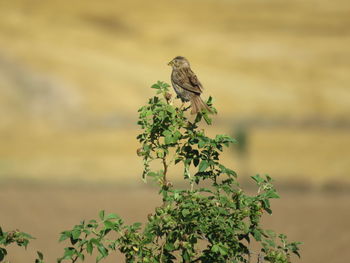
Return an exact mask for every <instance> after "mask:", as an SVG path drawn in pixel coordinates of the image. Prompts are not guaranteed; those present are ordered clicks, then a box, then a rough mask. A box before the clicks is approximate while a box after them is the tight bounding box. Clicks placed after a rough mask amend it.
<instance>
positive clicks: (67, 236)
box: [59, 231, 71, 242]
mask: <svg viewBox="0 0 350 263" xmlns="http://www.w3.org/2000/svg"><path fill="white" fill-rule="evenodd" d="M70 236H71V232H70V231H64V232H62V233H61V236H60V239H59V242H62V241H64V240H66V239H68V238H70Z"/></svg>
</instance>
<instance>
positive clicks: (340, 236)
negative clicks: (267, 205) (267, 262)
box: [0, 184, 350, 263]
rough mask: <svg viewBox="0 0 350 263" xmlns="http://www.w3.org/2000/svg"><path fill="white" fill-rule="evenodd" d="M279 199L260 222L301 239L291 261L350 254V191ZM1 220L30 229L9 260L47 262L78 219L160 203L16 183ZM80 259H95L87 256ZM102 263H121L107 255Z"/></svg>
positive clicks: (136, 194)
mask: <svg viewBox="0 0 350 263" xmlns="http://www.w3.org/2000/svg"><path fill="white" fill-rule="evenodd" d="M280 193H281V196H282V199H278V200H274V201H273V202H272V208H273V215H272V216H265V218H264V220H263V221H264V223H263V224H264V226H265V227H266V228H268V229H274V230H275V231H277V232H279V233H285V234H287V235H288V237H289V239H290V240H298V241H303V242H304V244H303V245H302V247H301V249H302V250H301V254H302V258H301V260H297V259H294V260H293V262H318V263H328V262H332V263H344V262H347V259H348V258H349V256H350V252H349V250H348V249H347V247H348V246H349V242H350V236H349V221H350V210H349V209H348V208H349V202H350V195H349V194H345V193H343V194H342V193H332V192H313V191H308V192H290V191H287V192H286V191H283V190H281V191H280ZM0 200H6V202H0V210H1V211H6V212H5V213H3V212H2V213H1V215H0V222H1V224H2V225H3V227H5V226H6V229H15V228H20V230H25V231H27V232H30V233H32V234H33V235H34V236H35V237H37V239H36V240H33V241H32V242H31V244H30V246H29V247H28V250H27V251H24V249H23V248H20V249H19V248H16V249H10V250H9V252H10V255H11V256H10V257H9V259H10V260H11V262H13V263H20V262H33V261H34V258H35V253H36V251H37V250H40V251H42V252H43V253H44V254H45V255H46V262H55V260H56V258H57V257H59V256H61V255H62V253H63V247H64V244H59V243H58V242H57V240H58V238H59V232H60V231H63V230H68V229H70V228H71V227H73V226H74V225H75V224H77V223H79V222H80V221H81V220H83V219H86V220H88V219H92V218H97V213H98V211H99V210H100V209H105V210H106V211H107V212H110V213H111V212H115V213H118V214H119V215H121V216H122V217H123V218H125V219H126V223H129V224H130V223H133V222H135V221H137V222H144V221H145V220H146V218H147V214H149V213H151V212H153V210H154V207H155V206H158V205H159V204H160V201H161V200H160V198H159V196H158V197H157V195H156V190H152V189H149V188H144V187H131V188H130V187H129V188H128V187H126V188H125V187H124V188H120V187H118V186H117V185H98V186H96V185H95V186H91V185H90V186H89V185H80V186H79V185H71V186H67V185H66V186H64V185H60V186H58V185H56V186H54V185H18V184H17V185H15V184H12V185H11V184H6V185H1V186H0ZM85 262H88V263H89V262H91V263H92V262H94V259H93V258H88V259H87V260H86V261H85ZM104 262H106V263H107V262H124V260H123V258H122V256H121V255H119V254H112V255H111V256H110V258H108V260H106V261H104Z"/></svg>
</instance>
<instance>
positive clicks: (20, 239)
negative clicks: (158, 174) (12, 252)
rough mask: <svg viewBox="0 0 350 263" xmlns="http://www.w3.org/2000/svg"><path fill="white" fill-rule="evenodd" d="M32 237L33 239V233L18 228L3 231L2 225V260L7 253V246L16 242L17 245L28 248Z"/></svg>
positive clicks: (0, 230) (0, 258)
mask: <svg viewBox="0 0 350 263" xmlns="http://www.w3.org/2000/svg"><path fill="white" fill-rule="evenodd" d="M30 239H33V237H32V236H31V235H29V234H27V233H24V232H21V231H19V230H18V229H16V230H13V231H9V232H3V230H2V228H1V227H0V262H2V261H3V260H4V259H5V257H6V255H7V250H6V248H5V247H6V246H8V245H11V244H16V245H17V246H20V247H24V248H27V246H28V244H29V240H30Z"/></svg>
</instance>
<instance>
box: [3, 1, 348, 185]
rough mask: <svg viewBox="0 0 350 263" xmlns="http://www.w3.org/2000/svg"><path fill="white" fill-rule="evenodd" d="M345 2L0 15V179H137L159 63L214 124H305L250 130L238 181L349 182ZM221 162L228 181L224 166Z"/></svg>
mask: <svg viewBox="0 0 350 263" xmlns="http://www.w3.org/2000/svg"><path fill="white" fill-rule="evenodd" d="M349 12H350V3H349V1H345V0H336V1H326V0H306V1H305V0H296V1H289V2H281V1H279V0H268V1H258V0H249V1H247V0H238V1H228V0H219V1H214V0H205V1H203V0H202V1H199V0H192V1H188V0H186V1H185V0H181V1H161V0H151V1H136V0H129V1H108V0H105V1H95V0H76V1H74V2H72V1H69V0H61V1H29V0H27V1H25V0H11V1H1V2H0V107H1V108H0V178H9V177H10V178H13V177H19V178H37V179H40V180H41V179H44V178H46V179H52V180H67V179H69V180H73V181H74V180H80V179H86V180H111V179H113V180H115V179H121V178H122V179H123V180H124V179H125V178H130V179H132V180H134V179H136V180H138V178H139V173H140V170H141V164H140V162H139V160H138V159H137V157H136V156H135V154H134V153H135V149H136V147H137V144H136V140H135V136H136V134H137V132H138V131H137V128H136V125H134V124H133V123H135V121H136V119H137V112H136V111H137V109H138V108H139V107H140V106H141V105H143V104H144V103H145V102H146V100H147V98H148V97H150V96H151V95H152V90H151V89H149V86H150V85H151V84H152V83H153V82H155V81H157V80H165V81H169V75H170V68H169V67H167V66H166V63H167V62H168V61H169V60H170V59H171V58H172V57H174V56H176V55H184V56H187V57H188V58H189V60H190V61H191V63H192V66H193V69H194V71H195V72H196V73H197V74H198V76H199V78H200V80H201V82H202V83H203V84H204V86H205V88H206V90H205V94H204V96H206V97H207V96H209V95H212V96H213V97H214V98H215V103H216V107H217V108H218V110H219V113H220V114H219V115H218V116H217V117H215V118H216V119H217V120H218V123H220V125H219V124H218V125H217V126H215V128H214V129H213V130H212V132H213V133H214V132H218V133H222V132H228V133H231V132H232V130H234V128H235V127H234V125H233V124H232V122H233V121H237V120H285V121H287V122H294V121H303V120H317V121H316V126H312V127H311V128H308V129H304V128H301V127H299V126H298V127H292V128H290V127H289V126H283V125H280V126H273V127H270V128H269V129H266V128H264V127H261V126H257V127H254V128H252V129H251V130H249V132H250V133H249V134H250V135H251V137H250V138H249V139H250V148H249V153H250V154H249V156H248V159H247V160H245V162H246V163H247V164H248V166H249V169H248V170H249V171H250V172H251V173H255V172H260V173H265V172H268V173H271V174H272V176H273V177H279V176H282V177H292V178H293V177H298V178H305V180H311V181H320V180H321V181H323V180H325V179H327V180H328V179H331V178H333V177H336V178H345V177H348V174H349V172H350V162H349V161H348V159H349V156H350V147H349V146H350V136H349V125H348V126H347V127H348V128H346V129H339V128H338V129H335V128H334V127H333V126H332V127H331V128H322V127H323V126H322V125H321V126H318V125H319V123H321V124H322V123H328V122H331V123H333V122H337V123H349V121H350V119H349V116H350V115H349V114H350V106H349V105H350V89H349V84H350V74H349V70H350V37H349V36H350V17H349ZM225 160H226V161H228V162H231V163H232V167H237V169H238V170H239V169H241V168H240V164H239V163H237V162H238V161H237V158H236V157H234V156H233V155H232V154H231V153H228V154H227V155H226V157H225Z"/></svg>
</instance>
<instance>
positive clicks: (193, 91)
mask: <svg viewBox="0 0 350 263" xmlns="http://www.w3.org/2000/svg"><path fill="white" fill-rule="evenodd" d="M168 65H169V66H171V67H172V69H173V70H172V73H171V83H172V85H173V88H174V90H175V92H176V94H177V96H178V97H179V98H180V99H181V101H182V102H183V104H184V103H185V102H187V101H190V102H191V114H197V113H200V112H202V111H208V112H210V113H211V112H212V111H211V109H210V108H209V106H208V105H207V104H206V103H205V102H204V101H203V100H202V98H201V97H200V95H201V94H202V92H203V86H202V84H201V83H200V82H199V80H198V78H197V76H196V74H194V72H193V71H192V69H191V66H190V63H189V62H188V60H187V59H186V58H185V57H182V56H177V57H175V58H174V59H173V60H171V61H170V62H169V63H168Z"/></svg>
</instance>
